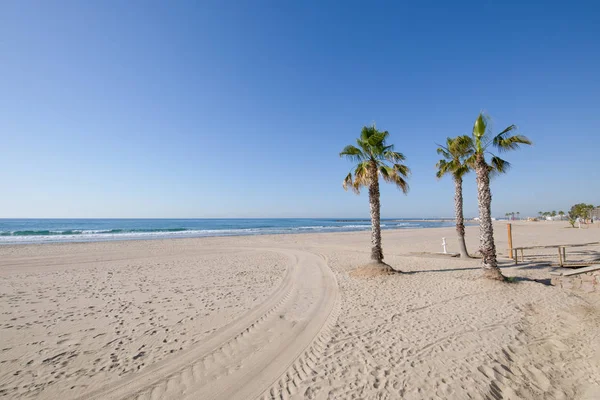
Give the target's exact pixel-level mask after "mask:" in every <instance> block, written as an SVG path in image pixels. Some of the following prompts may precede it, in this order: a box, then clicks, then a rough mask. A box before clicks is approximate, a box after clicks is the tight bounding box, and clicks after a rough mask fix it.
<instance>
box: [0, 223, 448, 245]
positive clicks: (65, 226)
mask: <svg viewBox="0 0 600 400" xmlns="http://www.w3.org/2000/svg"><path fill="white" fill-rule="evenodd" d="M381 226H382V229H403V228H437V227H445V226H454V222H453V221H451V220H448V221H432V220H414V219H411V220H403V219H386V220H382V225H381ZM369 229H371V223H370V221H369V220H365V219H307V218H301V219H0V244H14V243H48V242H91V241H104V240H128V239H159V238H160V239H162V238H183V237H205V236H240V235H268V234H284V233H308V232H311V233H314V232H349V231H361V230H369Z"/></svg>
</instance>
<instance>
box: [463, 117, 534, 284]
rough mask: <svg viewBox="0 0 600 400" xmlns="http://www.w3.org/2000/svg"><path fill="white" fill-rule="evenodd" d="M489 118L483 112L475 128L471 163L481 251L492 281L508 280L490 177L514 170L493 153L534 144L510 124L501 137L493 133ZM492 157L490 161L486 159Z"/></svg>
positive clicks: (484, 267) (486, 273) (488, 275)
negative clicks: (496, 233) (497, 238)
mask: <svg viewBox="0 0 600 400" xmlns="http://www.w3.org/2000/svg"><path fill="white" fill-rule="evenodd" d="M489 122H490V121H489V117H488V116H486V115H484V114H483V113H480V114H479V116H478V117H477V119H476V120H475V124H474V125H473V142H474V144H475V153H474V155H473V156H472V157H471V158H470V162H471V164H472V166H473V168H474V169H475V173H476V174H477V200H478V205H479V238H480V245H479V252H480V253H481V256H482V263H483V264H482V266H483V269H484V271H485V276H486V277H488V278H491V279H499V280H504V279H505V278H504V276H503V275H502V273H501V272H500V268H498V261H497V259H496V245H495V243H494V227H493V225H492V213H491V211H492V193H491V191H490V175H491V174H498V173H505V172H507V171H508V169H509V168H510V164H509V163H508V161H505V160H503V159H501V158H500V157H498V156H496V155H495V154H492V153H490V152H489V150H490V149H491V148H496V149H497V150H498V151H499V152H505V151H509V150H517V149H518V148H519V147H520V145H522V144H526V145H530V144H531V141H530V140H529V139H528V138H527V137H525V136H522V135H513V132H514V131H515V130H516V129H517V127H516V126H515V125H510V126H509V127H508V128H506V129H504V130H503V131H502V132H500V133H499V134H497V135H495V136H494V135H492V134H491V132H490V123H489ZM486 154H490V156H491V158H490V162H489V163H488V161H487V160H486Z"/></svg>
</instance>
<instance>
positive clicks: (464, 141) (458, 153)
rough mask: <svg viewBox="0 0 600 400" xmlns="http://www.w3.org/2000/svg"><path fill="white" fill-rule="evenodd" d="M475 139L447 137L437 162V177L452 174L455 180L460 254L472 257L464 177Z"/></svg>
mask: <svg viewBox="0 0 600 400" xmlns="http://www.w3.org/2000/svg"><path fill="white" fill-rule="evenodd" d="M474 151H475V150H474V147H473V139H471V137H470V136H467V135H463V136H458V137H455V138H450V137H449V138H446V144H445V145H438V148H437V153H438V154H439V155H441V156H442V157H443V158H442V159H441V160H439V161H438V163H437V164H436V168H437V172H436V177H437V178H438V179H441V178H442V177H443V176H444V175H451V176H452V180H453V181H454V213H455V216H456V233H457V236H458V245H459V249H460V256H461V257H464V258H470V257H469V253H468V251H467V245H466V243H465V218H464V215H463V190H462V184H463V177H464V176H465V175H466V174H467V173H469V171H471V168H470V166H469V164H468V163H467V162H466V160H467V159H468V158H469V157H470V156H472V155H473V153H474Z"/></svg>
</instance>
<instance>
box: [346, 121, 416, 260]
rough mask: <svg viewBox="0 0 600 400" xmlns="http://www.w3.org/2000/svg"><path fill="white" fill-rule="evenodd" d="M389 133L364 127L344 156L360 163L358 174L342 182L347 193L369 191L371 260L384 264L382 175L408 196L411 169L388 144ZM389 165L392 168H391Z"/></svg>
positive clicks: (355, 170)
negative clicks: (348, 191)
mask: <svg viewBox="0 0 600 400" xmlns="http://www.w3.org/2000/svg"><path fill="white" fill-rule="evenodd" d="M389 135H390V134H389V133H388V132H387V131H383V132H381V131H378V130H377V129H376V128H375V125H373V126H365V127H363V128H362V131H361V133H360V138H358V139H356V144H357V146H352V145H349V146H346V147H344V149H343V150H342V152H341V153H340V157H346V158H348V159H349V160H351V161H353V162H356V163H358V164H357V165H356V166H355V167H354V174H353V173H352V172H350V173H349V174H348V175H347V176H346V178H344V181H343V183H342V186H343V187H344V190H348V187H350V188H351V189H352V190H353V191H354V192H355V193H356V194H359V193H360V188H361V187H368V188H369V206H370V208H371V245H372V247H371V259H372V260H373V261H374V262H377V263H383V249H382V247H381V216H380V208H381V206H380V203H379V176H380V175H381V177H382V178H383V180H384V181H386V182H390V183H393V184H395V185H396V186H397V187H398V188H399V189H400V190H402V192H403V193H404V194H406V193H408V183H407V182H406V178H407V177H408V175H409V174H410V169H409V168H408V167H407V166H406V165H404V164H403V162H404V160H405V159H406V157H404V155H403V154H402V153H399V152H396V151H394V145H388V144H387V143H386V139H387V138H388V137H389ZM386 162H388V163H389V164H390V165H388V164H387V163H386Z"/></svg>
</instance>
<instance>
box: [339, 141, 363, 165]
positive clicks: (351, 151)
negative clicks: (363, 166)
mask: <svg viewBox="0 0 600 400" xmlns="http://www.w3.org/2000/svg"><path fill="white" fill-rule="evenodd" d="M340 157H346V158H348V159H349V160H352V161H356V162H360V161H363V160H365V159H366V156H365V154H364V153H363V152H362V151H361V150H360V149H359V148H357V147H355V146H352V145H348V146H346V147H344V149H343V150H342V151H341V153H340Z"/></svg>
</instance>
